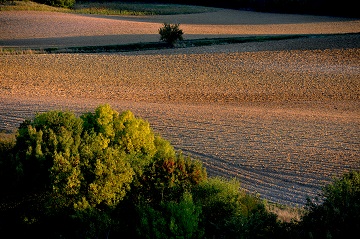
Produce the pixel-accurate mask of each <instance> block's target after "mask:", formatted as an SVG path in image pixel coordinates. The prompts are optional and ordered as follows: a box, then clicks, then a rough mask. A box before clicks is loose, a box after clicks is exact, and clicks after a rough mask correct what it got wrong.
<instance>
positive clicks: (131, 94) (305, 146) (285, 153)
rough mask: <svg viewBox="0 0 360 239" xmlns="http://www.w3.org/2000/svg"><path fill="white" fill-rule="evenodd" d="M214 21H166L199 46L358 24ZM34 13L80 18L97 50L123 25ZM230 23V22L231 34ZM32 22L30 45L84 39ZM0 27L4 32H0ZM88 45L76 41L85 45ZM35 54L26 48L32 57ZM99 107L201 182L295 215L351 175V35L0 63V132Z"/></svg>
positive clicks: (355, 45)
mask: <svg viewBox="0 0 360 239" xmlns="http://www.w3.org/2000/svg"><path fill="white" fill-rule="evenodd" d="M219 12H220V13H222V14H225V15H223V16H226V17H223V18H221V17H220V15H219V16H218V15H216V16H217V17H218V20H219V21H218V22H216V21H215V20H214V19H216V18H214V15H211V14H210V13H203V14H193V15H189V16H187V18H186V17H185V16H177V17H178V18H179V19H182V20H183V21H182V22H184V30H185V29H186V28H185V27H188V29H187V31H188V32H190V33H191V31H190V29H191V27H195V28H194V29H195V30H194V32H199V31H200V30H199V28H196V27H204V28H201V31H202V30H204V31H203V32H204V34H203V35H202V37H207V36H208V35H207V34H211V35H216V36H219V37H223V36H227V35H252V34H258V33H256V32H255V30H254V28H256V27H257V28H258V31H261V33H262V34H283V33H284V34H285V33H286V34H293V33H299V32H301V33H345V32H359V29H360V27H359V24H360V22H359V21H358V20H353V19H339V18H327V17H314V16H297V15H281V14H275V15H272V14H265V15H261V13H248V14H255V15H251V16H253V17H254V16H258V18H254V19H256V20H255V21H253V24H252V20H251V18H245V17H244V16H243V17H235V16H234V15H231V14H235V12H236V11H235V12H234V11H229V12H228V11H226V10H221V11H219ZM219 12H217V13H216V14H220V13H219ZM226 13H227V15H226ZM241 13H243V14H244V15H245V16H248V15H246V14H247V13H246V12H241ZM27 14H30V16H32V17H29V18H26V19H27V21H31V20H32V19H37V17H35V16H34V13H32V12H30V13H29V12H28V13H26V14H25V15H24V16H27ZM31 14H33V15H31ZM41 14H43V15H47V16H48V17H50V18H55V19H60V20H61V21H70V20H69V19H72V18H77V17H80V18H85V17H87V18H89V19H88V21H89V23H90V22H92V24H93V25H87V26H89V27H94V29H95V28H96V26H101V27H100V28H101V30H99V31H105V32H102V33H101V34H104V35H103V36H101V38H103V39H110V40H111V39H113V38H112V37H113V35H112V34H125V33H121V31H120V32H114V33H113V32H111V33H109V32H106V30H104V29H105V26H103V25H101V24H102V23H103V22H104V21H106V22H107V21H111V23H109V22H107V23H106V24H110V25H111V24H120V25H121V24H124V22H123V20H124V19H125V17H121V19H120V17H88V16H78V15H71V14H59V13H41ZM41 14H40V15H41ZM213 14H214V13H213ZM257 14H258V15H257ZM35 15H36V14H35ZM14 16H15V18H19V21H20V23H17V24H20V25H21V21H24V20H22V19H21V18H22V17H23V16H22V15H19V14H15V13H13V15H12V14H11V13H6V14H4V13H3V12H0V22H1V21H5V20H4V19H11V18H12V17H14ZM66 16H68V17H69V19H67V17H66ZM210 16H213V17H212V18H211V20H209V17H210ZM229 16H232V17H229ZM275 16H276V17H279V18H275ZM296 16H297V17H298V19H297V21H296ZM58 17H59V18H58ZM168 17H169V16H155V17H152V18H151V17H147V18H145V17H142V18H134V17H129V18H126V19H127V20H126V21H128V22H129V23H133V22H135V23H136V24H137V25H138V26H141V25H142V24H145V25H143V27H144V29H148V28H151V27H149V25H147V24H154V22H161V20H164V19H165V20H166V18H168ZM192 17H193V18H192ZM195 17H196V19H197V20H196V21H195ZM201 17H202V18H201ZM271 17H274V18H271ZM130 19H131V20H130ZM186 19H190V20H188V22H187V21H186ZM191 19H192V21H194V24H191ZM231 19H232V20H234V19H236V21H237V23H233V25H231V23H230V20H231ZM261 19H268V24H265V23H264V22H259V21H260V20H261ZM286 19H287V20H286ZM329 19H331V21H330V20H329ZM206 20H208V22H209V23H208V25H206ZM280 20H282V21H285V23H284V24H283V25H281V26H283V27H284V28H280V24H281V21H280ZM38 21H39V23H40V25H36V24H34V26H38V27H39V30H38V31H36V29H37V28H36V27H35V28H33V30H35V31H34V36H33V39H35V40H36V39H42V38H41V34H40V33H41V32H42V33H43V34H44V37H45V38H49V39H50V38H51V39H52V40H54V41H55V45H56V44H57V43H56V42H58V43H59V42H61V40H60V39H62V38H61V36H64V37H74V38H72V39H73V40H74V39H75V38H76V39H77V40H76V41H73V42H72V43H71V44H70V43H69V46H70V45H72V44H76V45H86V44H87V41H85V43H84V44H80V43H81V42H82V41H79V40H80V39H82V38H81V35H82V34H83V35H84V36H88V35H86V34H85V33H84V32H81V31H79V33H76V31H75V30H74V31H72V32H67V31H66V29H64V33H61V34H59V35H57V36H55V35H51V34H50V33H48V32H49V31H51V28H50V26H48V25H47V24H45V23H44V22H43V21H41V18H40V20H38ZM98 21H99V22H98ZM124 21H125V20H124ZM245 21H247V22H245ZM263 21H264V20H263ZM135 23H134V24H135ZM23 24H24V23H23ZM97 24H100V25H97ZM136 24H135V25H136ZM186 24H189V25H186ZM216 24H218V27H214V26H215V25H216ZM272 24H274V26H272ZM288 24H290V25H291V27H290V26H288ZM10 25H11V24H10ZM210 25H211V27H209V26H210ZM225 25H226V27H224V26H225ZM0 26H1V27H3V28H4V24H0ZM30 26H31V24H30ZM40 26H41V27H40ZM112 26H114V27H115V25H112ZM151 26H153V27H154V29H155V25H151ZM156 26H158V24H157V25H156ZM207 27H208V28H207ZM246 27H247V28H246ZM7 28H8V29H10V28H11V26H8V27H7ZM13 29H15V28H13ZM109 29H110V28H109ZM124 29H128V28H126V27H124ZM196 29H197V30H196ZM206 29H209V31H210V29H211V30H212V31H213V32H207V30H206ZM0 30H1V31H4V29H0ZM5 30H6V29H5ZM252 30H254V32H253V31H252ZM6 31H8V32H10V33H9V34H10V35H11V36H12V38H11V37H9V35H7V36H8V37H7V38H6V39H5V38H2V39H1V40H0V45H3V46H5V45H6V46H10V45H11V42H15V43H16V42H17V43H19V42H21V41H22V43H21V44H25V45H27V44H28V43H29V42H30V39H32V37H31V36H29V35H27V34H28V33H26V32H28V31H29V32H30V30H28V29H27V30H24V31H23V34H24V35H21V33H20V32H16V33H15V32H14V31H15V30H12V31H10V30H6ZM187 31H186V30H185V33H186V32H187ZM60 32H61V31H60ZM90 32H91V31H89V34H90ZM36 34H39V35H36ZM47 34H48V35H47ZM66 34H69V35H66ZM101 34H100V35H101ZM106 34H108V35H106ZM131 34H132V33H131V32H130V33H128V35H127V36H128V37H130V38H128V39H130V40H131V41H133V40H135V38H136V36H134V35H131ZM147 34H149V33H146V32H140V35H142V37H144V39H147V40H146V41H152V38H151V37H153V36H152V35H151V34H149V35H147ZM79 35H80V36H79ZM93 35H94V34H92V35H89V36H88V37H89V38H86V39H89V40H90V43H93V42H92V40H91V39H92V37H93ZM200 35H201V34H200ZM200 35H199V34H198V35H196V36H197V37H198V36H200ZM1 36H4V35H2V34H1ZM107 36H108V37H109V38H107ZM147 36H148V37H149V38H147ZM194 36H195V35H194ZM122 37H125V36H124V35H119V39H120V38H121V39H122ZM10 38H11V39H10ZM24 39H25V40H24ZM84 39H85V38H84ZM94 39H97V38H96V36H95V37H94ZM123 39H125V38H123ZM58 40H60V41H58ZM130 40H129V41H130ZM138 40H139V39H138ZM141 40H142V38H141ZM95 42H96V40H95ZM5 43H6V44H5ZM7 43H9V44H7ZM15 43H14V45H16V44H17V43H16V44H15ZM45 43H46V42H45ZM45 43H44V42H41V41H37V42H36V44H40V46H43V47H45V46H47V44H45ZM101 103H109V104H111V105H112V107H114V108H115V109H117V110H119V111H122V110H125V109H130V110H132V111H133V112H134V113H135V114H136V115H138V116H140V117H143V118H145V119H146V120H148V121H149V122H150V124H151V125H152V127H153V128H154V129H155V131H156V132H158V133H160V134H161V135H162V136H163V137H164V138H166V139H168V140H169V141H171V143H172V144H173V145H174V146H175V147H176V148H177V149H179V150H182V151H183V152H184V153H185V154H190V155H192V156H194V157H196V158H199V159H200V160H201V161H203V163H204V165H205V167H206V168H207V171H208V173H209V174H210V175H221V176H226V177H237V178H239V179H240V181H241V182H242V187H244V188H245V189H248V190H249V191H251V192H259V193H260V195H261V196H262V197H264V198H266V199H269V200H271V201H275V202H280V203H284V204H299V205H303V204H304V203H305V198H306V196H311V197H314V196H315V195H316V194H317V193H319V191H320V189H321V187H322V186H324V185H325V184H327V183H329V182H330V181H331V180H332V177H333V176H336V175H340V174H342V173H344V172H346V171H349V170H360V157H359V156H360V142H359V139H360V130H359V129H360V110H359V109H360V36H359V35H358V34H353V35H341V36H326V37H325V36H324V37H322V38H310V39H293V40H285V41H276V42H259V43H244V44H233V45H223V46H209V47H199V48H183V49H181V48H178V49H168V50H161V51H146V52H130V53H123V54H56V55H55V54H54V55H46V54H43V55H1V56H0V129H2V130H12V129H15V128H16V127H17V126H18V125H19V123H20V122H21V121H22V120H23V119H24V118H28V117H32V116H33V115H34V114H35V113H36V112H42V111H46V110H49V109H65V110H66V109H69V110H73V111H75V112H84V111H89V110H93V109H94V108H95V107H96V106H97V105H99V104H101Z"/></svg>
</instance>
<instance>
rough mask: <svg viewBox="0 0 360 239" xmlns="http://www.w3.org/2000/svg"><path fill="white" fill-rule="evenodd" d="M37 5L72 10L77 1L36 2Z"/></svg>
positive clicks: (37, 0)
mask: <svg viewBox="0 0 360 239" xmlns="http://www.w3.org/2000/svg"><path fill="white" fill-rule="evenodd" d="M35 2H37V3H42V4H46V5H49V6H53V7H64V8H71V7H73V6H74V4H75V0H35Z"/></svg>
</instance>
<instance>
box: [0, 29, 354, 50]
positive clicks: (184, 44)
mask: <svg viewBox="0 0 360 239" xmlns="http://www.w3.org/2000/svg"><path fill="white" fill-rule="evenodd" d="M353 34H360V33H345V34H299V35H276V36H249V37H226V38H204V39H192V40H183V41H180V42H179V43H178V44H177V45H175V46H172V45H169V44H167V43H163V42H141V43H132V44H121V45H105V46H78V47H66V48H56V47H55V48H54V47H53V48H25V49H24V48H6V47H5V48H4V47H3V48H0V55H11V54H13V55H16V54H44V53H49V54H54V53H104V52H108V53H114V52H133V51H146V50H161V49H171V48H188V47H200V46H212V45H226V44H239V43H246V42H264V41H279V40H288V39H298V38H314V37H326V36H333V35H353Z"/></svg>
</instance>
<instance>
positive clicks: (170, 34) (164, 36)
mask: <svg viewBox="0 0 360 239" xmlns="http://www.w3.org/2000/svg"><path fill="white" fill-rule="evenodd" d="M179 25H180V24H169V23H164V26H163V27H161V28H160V29H159V34H160V41H164V42H166V43H168V44H170V45H171V46H174V44H175V43H176V42H177V41H182V40H183V36H182V35H183V34H184V33H183V31H182V30H181V29H180V28H179Z"/></svg>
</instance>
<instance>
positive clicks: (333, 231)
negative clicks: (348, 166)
mask: <svg viewBox="0 0 360 239" xmlns="http://www.w3.org/2000/svg"><path fill="white" fill-rule="evenodd" d="M307 207H308V213H307V214H306V215H305V216H304V217H303V219H302V224H303V225H302V226H303V228H304V232H305V235H304V238H333V239H335V238H351V237H353V235H357V234H358V233H359V228H360V172H349V173H346V174H344V175H343V177H342V178H340V179H336V180H335V181H334V182H333V183H332V184H330V185H327V186H326V187H325V188H324V189H323V192H322V194H321V195H320V198H316V199H315V200H314V201H312V200H310V199H308V203H307Z"/></svg>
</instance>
